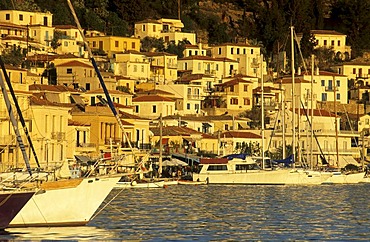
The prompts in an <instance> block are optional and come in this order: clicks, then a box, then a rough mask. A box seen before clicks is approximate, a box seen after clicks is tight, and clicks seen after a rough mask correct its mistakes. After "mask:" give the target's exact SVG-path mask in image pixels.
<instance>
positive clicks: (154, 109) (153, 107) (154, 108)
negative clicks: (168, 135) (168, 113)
mask: <svg viewBox="0 0 370 242" xmlns="http://www.w3.org/2000/svg"><path fill="white" fill-rule="evenodd" d="M152 112H153V113H157V106H156V105H153V106H152Z"/></svg>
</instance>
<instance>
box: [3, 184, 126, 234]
mask: <svg viewBox="0 0 370 242" xmlns="http://www.w3.org/2000/svg"><path fill="white" fill-rule="evenodd" d="M119 179H120V177H109V178H108V177H107V178H84V179H82V181H81V182H80V183H79V184H78V185H77V186H75V187H65V188H55V189H45V192H42V193H37V194H35V195H34V196H33V197H32V198H31V199H30V201H28V203H27V204H26V205H25V206H24V207H23V208H22V210H21V211H20V212H19V213H18V215H17V216H16V217H15V218H14V219H13V220H12V222H11V223H10V227H30V226H76V225H86V224H87V223H88V222H89V221H90V220H91V218H92V216H93V215H94V213H95V212H96V210H97V209H98V208H99V206H100V205H101V204H102V202H103V201H104V199H105V198H106V197H107V196H108V194H109V193H110V192H111V190H112V189H113V187H114V186H115V184H116V183H117V181H118V180H119ZM72 180H73V179H72ZM72 180H71V181H72ZM56 184H57V182H56ZM57 185H58V184H57Z"/></svg>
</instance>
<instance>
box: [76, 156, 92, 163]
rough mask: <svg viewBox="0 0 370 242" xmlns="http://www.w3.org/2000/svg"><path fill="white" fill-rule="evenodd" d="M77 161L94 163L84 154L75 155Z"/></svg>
mask: <svg viewBox="0 0 370 242" xmlns="http://www.w3.org/2000/svg"><path fill="white" fill-rule="evenodd" d="M75 158H76V161H77V163H80V164H81V165H90V164H92V163H94V162H93V161H92V160H91V159H90V157H88V156H84V155H75Z"/></svg>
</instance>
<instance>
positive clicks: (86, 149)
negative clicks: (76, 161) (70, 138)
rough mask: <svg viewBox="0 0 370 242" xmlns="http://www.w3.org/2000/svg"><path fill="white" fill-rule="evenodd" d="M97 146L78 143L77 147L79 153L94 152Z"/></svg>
mask: <svg viewBox="0 0 370 242" xmlns="http://www.w3.org/2000/svg"><path fill="white" fill-rule="evenodd" d="M95 149H96V144H94V143H78V144H77V147H76V151H77V152H94V151H95Z"/></svg>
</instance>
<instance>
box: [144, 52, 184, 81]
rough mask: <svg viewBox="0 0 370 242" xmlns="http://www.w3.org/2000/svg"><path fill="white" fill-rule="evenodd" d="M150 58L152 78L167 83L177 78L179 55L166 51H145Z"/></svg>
mask: <svg viewBox="0 0 370 242" xmlns="http://www.w3.org/2000/svg"><path fill="white" fill-rule="evenodd" d="M145 55H146V56H147V57H148V58H149V60H150V79H152V80H154V81H155V82H156V83H161V84H165V83H168V82H171V81H174V80H176V79H177V55H174V54H170V53H166V52H145Z"/></svg>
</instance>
